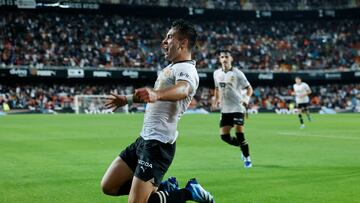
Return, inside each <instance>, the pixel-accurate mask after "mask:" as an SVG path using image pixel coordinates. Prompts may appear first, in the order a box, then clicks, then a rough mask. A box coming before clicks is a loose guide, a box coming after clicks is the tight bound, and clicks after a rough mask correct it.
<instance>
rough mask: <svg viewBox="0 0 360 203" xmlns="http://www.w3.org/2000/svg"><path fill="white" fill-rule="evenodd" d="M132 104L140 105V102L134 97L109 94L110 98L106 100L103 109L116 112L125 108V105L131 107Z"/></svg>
mask: <svg viewBox="0 0 360 203" xmlns="http://www.w3.org/2000/svg"><path fill="white" fill-rule="evenodd" d="M133 102H135V103H141V100H140V99H139V98H137V97H135V96H134V95H126V96H124V95H118V94H114V93H110V96H109V97H107V98H106V101H105V107H106V108H108V109H111V110H112V111H116V109H118V108H119V107H122V106H125V105H126V104H129V105H131V104H132V103H133Z"/></svg>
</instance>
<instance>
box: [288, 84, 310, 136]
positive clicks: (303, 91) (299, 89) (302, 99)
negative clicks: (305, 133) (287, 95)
mask: <svg viewBox="0 0 360 203" xmlns="http://www.w3.org/2000/svg"><path fill="white" fill-rule="evenodd" d="M293 88H294V92H293V93H292V94H293V95H295V102H296V107H297V109H298V116H299V120H300V128H301V129H303V128H305V124H304V120H303V118H302V112H303V111H305V113H306V116H307V118H308V120H309V121H311V117H310V110H309V94H311V89H310V87H309V85H308V84H306V83H305V82H302V81H301V78H300V77H295V84H294V85H293Z"/></svg>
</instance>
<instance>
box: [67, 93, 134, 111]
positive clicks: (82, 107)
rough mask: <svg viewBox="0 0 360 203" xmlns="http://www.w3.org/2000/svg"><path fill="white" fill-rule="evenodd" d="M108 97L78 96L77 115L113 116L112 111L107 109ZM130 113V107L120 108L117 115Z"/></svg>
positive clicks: (75, 108) (76, 99)
mask: <svg viewBox="0 0 360 203" xmlns="http://www.w3.org/2000/svg"><path fill="white" fill-rule="evenodd" d="M107 97H108V95H76V96H75V98H74V110H75V113H76V114H84V113H85V114H111V113H114V112H112V110H111V109H107V108H106V107H105V101H106V98H107ZM118 112H119V113H129V107H128V105H125V106H124V107H121V108H118V109H117V110H116V113H118Z"/></svg>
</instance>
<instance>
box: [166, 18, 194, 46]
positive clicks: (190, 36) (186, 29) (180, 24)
mask: <svg viewBox="0 0 360 203" xmlns="http://www.w3.org/2000/svg"><path fill="white" fill-rule="evenodd" d="M171 28H174V29H176V30H177V32H178V34H179V38H180V39H187V40H188V41H189V49H193V48H194V47H195V46H196V40H197V37H198V35H197V33H196V30H195V28H194V25H193V24H191V23H189V22H187V21H185V20H183V19H179V20H175V21H174V22H173V23H172V25H171Z"/></svg>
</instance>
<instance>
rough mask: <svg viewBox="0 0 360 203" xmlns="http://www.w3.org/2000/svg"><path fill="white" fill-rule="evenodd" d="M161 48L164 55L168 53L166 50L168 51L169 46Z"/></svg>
mask: <svg viewBox="0 0 360 203" xmlns="http://www.w3.org/2000/svg"><path fill="white" fill-rule="evenodd" d="M162 50H163V54H164V55H169V53H168V52H169V48H168V47H163V49H162Z"/></svg>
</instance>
